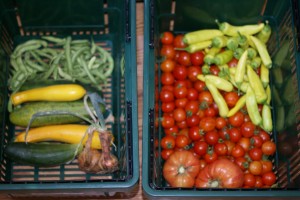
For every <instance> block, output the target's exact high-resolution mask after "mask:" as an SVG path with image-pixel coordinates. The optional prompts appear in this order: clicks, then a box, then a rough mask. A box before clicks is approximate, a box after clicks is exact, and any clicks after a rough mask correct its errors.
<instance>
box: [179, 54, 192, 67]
mask: <svg viewBox="0 0 300 200" xmlns="http://www.w3.org/2000/svg"><path fill="white" fill-rule="evenodd" d="M177 62H178V63H179V64H180V65H184V66H190V65H191V64H192V63H191V57H190V54H189V53H188V52H186V51H180V52H179V57H178V61H177Z"/></svg>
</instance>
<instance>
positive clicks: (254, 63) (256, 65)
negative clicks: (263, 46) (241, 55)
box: [250, 56, 261, 69]
mask: <svg viewBox="0 0 300 200" xmlns="http://www.w3.org/2000/svg"><path fill="white" fill-rule="evenodd" d="M250 66H251V67H252V68H253V69H258V68H259V67H260V66H261V58H260V57H259V56H257V57H255V58H253V59H252V60H251V61H250Z"/></svg>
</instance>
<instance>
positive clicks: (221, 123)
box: [216, 117, 227, 130]
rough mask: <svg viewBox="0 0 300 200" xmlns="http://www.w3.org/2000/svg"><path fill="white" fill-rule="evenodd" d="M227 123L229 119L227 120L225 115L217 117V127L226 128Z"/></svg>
mask: <svg viewBox="0 0 300 200" xmlns="http://www.w3.org/2000/svg"><path fill="white" fill-rule="evenodd" d="M226 125H227V121H226V119H225V118H223V117H217V118H216V128H217V129H219V130H220V129H223V128H225V127H226Z"/></svg>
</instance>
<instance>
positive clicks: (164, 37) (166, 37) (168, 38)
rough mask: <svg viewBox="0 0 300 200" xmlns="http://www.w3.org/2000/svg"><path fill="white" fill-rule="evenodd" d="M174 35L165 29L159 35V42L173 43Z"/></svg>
mask: <svg viewBox="0 0 300 200" xmlns="http://www.w3.org/2000/svg"><path fill="white" fill-rule="evenodd" d="M173 41H174V35H173V33H172V32H169V31H166V32H163V33H162V34H161V35H160V42H161V43H162V44H173Z"/></svg>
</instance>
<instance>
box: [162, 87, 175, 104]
mask: <svg viewBox="0 0 300 200" xmlns="http://www.w3.org/2000/svg"><path fill="white" fill-rule="evenodd" d="M159 99H160V100H161V102H163V103H167V102H172V101H174V94H173V92H171V91H168V90H162V91H161V92H160V94H159Z"/></svg>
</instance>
